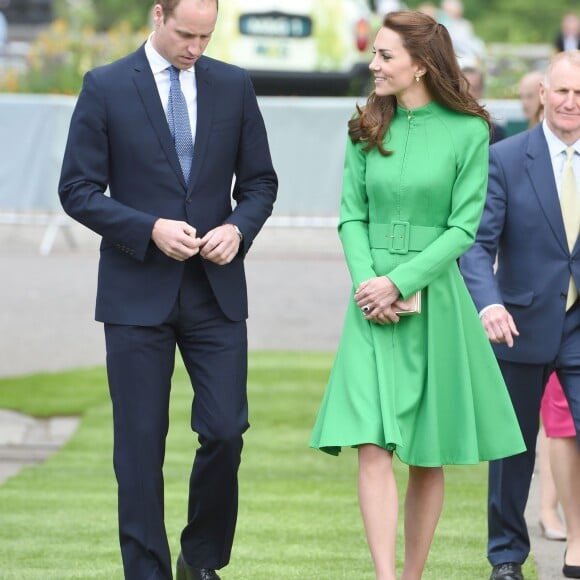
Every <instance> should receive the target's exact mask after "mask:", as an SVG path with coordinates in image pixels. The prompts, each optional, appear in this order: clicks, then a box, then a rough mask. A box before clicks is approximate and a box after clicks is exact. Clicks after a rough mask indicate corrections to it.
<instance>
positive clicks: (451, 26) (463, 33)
mask: <svg viewBox="0 0 580 580" xmlns="http://www.w3.org/2000/svg"><path fill="white" fill-rule="evenodd" d="M438 14H439V21H440V22H441V24H443V25H444V26H445V27H446V28H447V29H448V30H449V35H450V36H451V40H452V41H453V47H454V48H455V53H456V55H457V58H458V59H459V63H460V64H461V66H477V65H479V64H481V62H482V61H483V57H484V53H485V44H484V43H483V41H482V40H481V38H478V37H477V36H476V34H475V32H474V30H473V25H472V24H471V22H470V21H469V20H467V19H466V18H465V16H464V11H463V2H462V1H461V0H441V9H440V10H439V13H438Z"/></svg>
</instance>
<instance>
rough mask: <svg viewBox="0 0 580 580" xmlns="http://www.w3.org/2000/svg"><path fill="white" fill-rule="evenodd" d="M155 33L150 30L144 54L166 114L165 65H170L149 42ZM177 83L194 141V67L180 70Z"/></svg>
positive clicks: (195, 104)
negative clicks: (184, 103)
mask: <svg viewBox="0 0 580 580" xmlns="http://www.w3.org/2000/svg"><path fill="white" fill-rule="evenodd" d="M153 34H155V33H154V32H152V33H151V34H150V35H149V38H148V39H147V42H146V43H145V55H146V56H147V60H148V61H149V66H150V67H151V71H152V72H153V77H154V78H155V84H156V85H157V90H158V91H159V98H160V99H161V104H162V105H163V110H164V111H165V115H166V116H167V103H168V101H169V86H170V81H169V71H168V70H167V67H170V66H171V63H170V62H169V61H168V60H166V59H165V58H163V57H162V56H161V55H160V54H159V53H158V52H157V51H156V50H155V47H154V46H153V43H152V42H151V37H152V36H153ZM179 84H180V85H181V91H182V92H183V96H184V97H185V102H186V104H187V112H188V113H189V124H190V126H191V136H192V139H193V142H194V143H195V129H196V126H197V84H196V82H195V68H194V67H191V68H188V69H185V70H182V71H181V72H180V73H179Z"/></svg>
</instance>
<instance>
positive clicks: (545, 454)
mask: <svg viewBox="0 0 580 580" xmlns="http://www.w3.org/2000/svg"><path fill="white" fill-rule="evenodd" d="M543 79H544V73H543V72H541V71H531V72H529V73H526V74H525V75H524V76H523V77H522V78H521V80H520V83H519V98H520V102H521V104H522V111H523V113H524V115H525V117H526V119H527V121H528V128H529V129H531V128H532V127H535V126H536V125H537V124H538V123H539V122H541V120H542V118H543V107H542V103H541V102H540V85H541V84H542V81H543ZM552 380H556V381H557V378H555V375H554V374H553V375H552V377H551V378H550V381H548V385H550V382H551V381H552ZM551 392H553V390H552V389H549V388H546V391H545V392H544V396H543V397H542V403H541V408H544V407H546V406H549V405H550V404H551V403H550V402H549V397H550V393H551ZM569 413H570V411H569V409H568V414H569ZM569 419H570V420H571V417H569ZM537 462H538V475H539V478H540V485H539V487H540V513H539V518H538V524H539V526H540V531H541V533H542V536H544V538H546V539H547V540H553V541H557V542H558V541H564V540H565V539H566V528H565V526H564V523H563V522H562V519H561V517H560V511H559V508H558V506H559V501H558V491H557V490H556V484H555V483H554V477H553V476H552V466H551V464H550V463H551V459H550V444H549V441H548V437H547V436H546V430H545V428H544V421H543V420H542V422H541V424H540V430H539V432H538V453H537Z"/></svg>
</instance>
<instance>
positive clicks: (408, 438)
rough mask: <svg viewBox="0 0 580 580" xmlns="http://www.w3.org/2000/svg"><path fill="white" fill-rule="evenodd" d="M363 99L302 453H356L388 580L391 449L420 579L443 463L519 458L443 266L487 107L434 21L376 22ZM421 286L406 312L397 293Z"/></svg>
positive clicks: (453, 265) (454, 244)
mask: <svg viewBox="0 0 580 580" xmlns="http://www.w3.org/2000/svg"><path fill="white" fill-rule="evenodd" d="M370 69H371V71H372V73H373V75H374V77H375V90H374V91H373V92H372V93H371V95H370V96H369V98H368V101H367V104H366V106H365V107H364V108H358V114H357V115H356V116H355V117H354V118H353V119H352V120H351V121H350V123H349V136H350V139H349V142H348V144H347V151H346V159H345V168H344V178H343V191H342V200H341V210H340V224H339V235H340V238H341V242H342V244H343V248H344V253H345V257H346V261H347V264H348V268H349V270H350V274H351V277H352V281H353V295H352V299H351V301H350V304H349V307H348V310H347V314H346V320H345V323H344V329H343V333H342V338H341V341H340V345H339V348H338V352H337V355H336V359H335V362H334V365H333V369H332V372H331V376H330V379H329V383H328V386H327V390H326V393H325V396H324V399H323V402H322V405H321V408H320V411H319V415H318V419H317V421H316V425H315V427H314V431H313V434H312V439H311V442H310V444H311V446H312V447H314V448H318V449H321V450H323V451H326V452H328V453H331V454H335V455H337V454H338V453H339V452H340V450H341V448H342V447H345V446H347V447H356V448H357V449H358V458H359V502H360V507H361V513H362V517H363V522H364V525H365V530H366V535H367V540H368V544H369V547H370V551H371V555H372V559H373V563H374V567H375V572H376V578H377V580H393V579H394V578H395V543H396V529H397V518H398V513H397V512H398V495H397V487H396V483H395V479H394V475H393V467H392V459H393V453H396V454H397V456H398V457H399V458H400V459H401V460H402V461H403V462H405V463H406V464H408V466H409V480H408V486H407V491H406V498H405V563H404V568H403V575H402V578H403V579H404V580H416V579H420V578H421V574H422V572H423V568H424V566H425V562H426V560H427V555H428V552H429V547H430V545H431V540H432V538H433V534H434V532H435V528H436V525H437V521H438V519H439V515H440V513H441V507H442V503H443V485H444V482H443V471H442V466H443V465H446V464H473V463H478V462H480V461H486V460H490V459H497V458H500V457H506V456H509V455H513V454H516V453H521V452H522V451H524V449H525V447H524V443H523V439H522V437H521V433H520V430H519V426H518V422H517V419H516V416H515V413H514V411H513V408H512V405H511V401H510V399H509V395H508V393H507V390H506V387H505V384H504V382H503V379H502V377H501V374H500V371H499V368H498V366H497V363H496V360H495V356H494V354H493V352H492V350H491V347H490V345H489V342H488V340H487V338H486V336H485V333H484V331H483V329H482V326H481V323H480V321H479V318H478V315H477V312H476V310H475V307H474V305H473V302H472V300H471V298H470V296H469V294H468V292H467V289H466V287H465V284H464V282H463V279H462V277H461V275H460V273H459V270H458V267H457V258H458V257H459V256H460V255H461V254H462V253H463V252H465V250H466V249H467V248H468V247H469V246H470V245H471V244H472V243H473V241H474V238H475V233H476V231H477V227H478V225H479V221H480V218H481V214H482V211H483V206H484V201H485V195H486V186H487V162H488V143H489V117H488V114H487V112H486V111H485V110H484V109H482V107H481V106H479V105H478V103H477V102H476V101H475V100H474V99H473V98H472V97H470V96H469V93H468V91H467V82H466V80H465V78H464V77H463V75H462V74H461V72H460V70H459V67H458V64H457V61H456V58H455V55H454V52H453V48H452V45H451V40H450V38H449V34H448V32H447V30H446V29H445V27H444V26H442V25H440V24H438V23H437V22H435V20H433V19H432V18H431V17H429V16H427V15H425V14H422V13H420V12H413V11H403V12H392V13H390V14H388V15H387V16H386V18H385V20H384V21H383V26H382V28H381V29H380V30H379V32H378V34H377V37H376V40H375V45H374V57H373V60H372V62H371V64H370ZM417 291H420V293H421V297H422V300H421V312H420V313H413V314H411V313H409V314H397V311H400V310H406V309H407V310H408V309H409V304H408V302H406V300H407V299H409V298H410V297H412V295H414V294H415V293H416V292H417Z"/></svg>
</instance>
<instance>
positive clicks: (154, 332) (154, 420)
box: [105, 257, 249, 580]
mask: <svg viewBox="0 0 580 580" xmlns="http://www.w3.org/2000/svg"><path fill="white" fill-rule="evenodd" d="M144 291H147V289H144ZM105 340H106V347H107V374H108V380H109V390H110V394H111V399H112V403H113V425H114V450H113V462H114V468H115V475H116V478H117V484H118V510H119V539H120V544H121V553H122V557H123V567H124V571H125V578H126V579H128V580H146V579H147V580H153V579H155V580H162V579H163V580H169V579H171V578H172V577H173V576H172V565H171V556H170V551H169V543H168V539H167V533H166V529H165V523H164V497H163V496H164V491H163V489H164V482H163V462H164V458H165V440H166V436H167V432H168V429H169V397H170V390H171V377H172V374H173V370H174V361H175V353H176V347H177V348H178V349H179V351H180V354H181V356H182V359H183V361H184V364H185V367H186V369H187V372H188V374H189V377H190V379H191V383H192V387H193V402H192V407H191V428H192V430H193V431H195V432H196V433H197V434H198V440H199V448H198V449H197V451H196V453H195V458H194V460H193V467H192V471H191V476H190V480H189V502H188V516H187V523H186V525H185V527H184V529H183V531H182V534H181V549H182V552H183V555H184V557H185V559H186V561H187V562H188V563H189V564H190V565H192V566H195V567H200V568H213V569H219V568H221V567H223V566H225V565H226V564H227V563H228V561H229V558H230V553H231V549H232V543H233V536H234V530H235V525H236V518H237V507H238V480H237V474H238V468H239V464H240V458H241V451H242V434H243V433H244V431H245V430H246V429H247V428H248V427H249V424H248V404H247V392H246V379H247V332H246V323H245V321H238V322H236V321H231V320H229V319H227V318H226V317H225V316H224V315H223V313H222V311H221V310H220V308H219V306H218V305H217V302H216V301H215V298H214V295H213V292H212V290H211V287H210V285H209V282H208V280H207V277H206V276H205V273H204V271H203V268H202V265H201V258H199V257H195V258H192V259H191V260H189V261H188V263H187V264H186V266H185V269H184V276H183V281H182V284H181V287H180V290H179V295H178V297H177V300H176V303H175V306H174V307H173V309H172V311H171V313H170V314H169V316H168V317H167V319H166V320H165V321H164V322H163V323H162V324H159V325H156V326H126V325H115V324H109V323H107V324H105Z"/></svg>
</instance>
